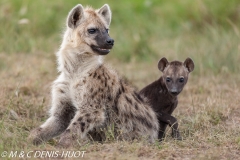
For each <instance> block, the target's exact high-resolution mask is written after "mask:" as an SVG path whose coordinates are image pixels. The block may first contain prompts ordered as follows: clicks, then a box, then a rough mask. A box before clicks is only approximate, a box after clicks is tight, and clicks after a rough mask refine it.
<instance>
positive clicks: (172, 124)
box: [158, 112, 182, 140]
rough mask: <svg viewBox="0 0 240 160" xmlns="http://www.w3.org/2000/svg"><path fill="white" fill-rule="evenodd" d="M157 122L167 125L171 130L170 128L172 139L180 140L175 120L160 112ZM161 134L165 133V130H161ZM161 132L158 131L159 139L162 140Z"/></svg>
mask: <svg viewBox="0 0 240 160" xmlns="http://www.w3.org/2000/svg"><path fill="white" fill-rule="evenodd" d="M158 121H161V122H164V123H166V124H168V125H169V126H170V127H171V128H172V137H173V138H175V139H177V140H182V137H181V135H180V132H179V130H178V122H177V119H176V118H175V117H173V116H171V115H169V114H167V113H164V112H161V113H159V115H158ZM163 129H164V130H163V133H164V132H165V129H166V127H165V128H163ZM161 134H162V131H161V130H159V135H158V137H159V139H160V140H162V138H164V136H162V135H161Z"/></svg>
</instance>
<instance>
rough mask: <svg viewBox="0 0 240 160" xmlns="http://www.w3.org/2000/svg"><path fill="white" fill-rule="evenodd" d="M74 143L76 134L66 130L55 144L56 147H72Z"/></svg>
mask: <svg viewBox="0 0 240 160" xmlns="http://www.w3.org/2000/svg"><path fill="white" fill-rule="evenodd" d="M75 143H76V136H75V135H73V134H72V133H70V131H69V130H66V131H65V132H63V133H62V135H61V136H60V140H59V142H58V144H57V147H58V148H69V147H73V146H74V144H75Z"/></svg>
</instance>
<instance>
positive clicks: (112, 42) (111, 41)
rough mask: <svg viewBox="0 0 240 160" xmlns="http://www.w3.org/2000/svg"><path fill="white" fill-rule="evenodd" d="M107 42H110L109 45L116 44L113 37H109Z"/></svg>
mask: <svg viewBox="0 0 240 160" xmlns="http://www.w3.org/2000/svg"><path fill="white" fill-rule="evenodd" d="M106 43H107V44H108V45H112V46H113V45H114V40H113V39H112V38H109V39H107V40H106Z"/></svg>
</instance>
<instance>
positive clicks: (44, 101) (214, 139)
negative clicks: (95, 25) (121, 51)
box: [0, 53, 240, 159]
mask: <svg viewBox="0 0 240 160" xmlns="http://www.w3.org/2000/svg"><path fill="white" fill-rule="evenodd" d="M1 59H4V60H5V63H6V64H7V66H6V67H5V68H3V69H2V70H1V73H0V77H1V83H0V88H1V91H0V119H1V121H0V136H1V139H0V151H1V152H2V151H4V150H7V151H10V150H25V151H29V150H58V149H57V148H55V147H54V143H55V141H50V142H48V143H46V144H43V145H41V146H38V147H37V146H33V145H31V144H30V143H29V142H27V141H26V138H27V136H28V134H29V131H30V130H31V129H32V128H34V127H36V126H38V125H40V124H41V123H42V122H43V121H44V120H45V119H46V118H47V113H46V111H47V108H48V106H49V105H48V104H49V102H50V98H49V95H50V93H49V92H50V85H51V82H52V81H53V80H54V79H55V77H56V75H57V73H56V69H55V57H54V56H48V55H44V54H43V53H36V54H32V55H25V54H15V55H12V56H11V57H9V56H6V55H4V54H1ZM107 61H111V62H112V63H113V64H115V68H116V69H117V70H118V71H119V72H120V74H122V75H126V77H127V78H128V79H130V80H131V81H132V83H133V84H135V85H136V86H137V87H139V88H141V87H142V86H144V85H145V84H146V83H149V82H151V81H152V80H154V79H156V78H158V76H159V75H160V73H159V72H158V71H157V69H151V70H152V72H149V71H148V69H146V68H149V69H150V68H156V65H155V64H150V63H141V64H137V63H134V62H132V63H128V64H125V65H124V64H122V63H121V64H120V63H117V62H116V63H115V62H114V61H115V60H114V59H108V60H107ZM116 64H117V65H116ZM135 66H138V67H135ZM239 82H240V76H239V75H231V74H229V73H222V74H219V75H216V76H211V75H208V76H199V75H194V72H193V73H192V75H191V77H190V80H189V82H188V84H187V86H186V88H185V89H184V91H183V93H182V94H181V95H180V102H179V105H178V108H177V109H176V111H175V112H174V115H175V116H176V117H177V118H178V120H179V123H180V130H181V132H182V135H183V137H184V140H183V141H175V140H173V139H172V138H171V137H170V136H167V137H166V139H165V141H164V142H162V143H156V144H154V145H147V144H144V143H142V142H133V143H128V142H116V141H111V142H106V143H103V144H98V143H93V144H88V145H86V146H83V147H81V148H78V149H77V150H86V154H85V156H84V157H85V158H86V159H96V158H98V159H238V158H239V156H240V136H239V133H240V127H239V126H240V111H239V103H240V100H239V96H238V93H239V88H240V83H239ZM75 149H76V148H75Z"/></svg>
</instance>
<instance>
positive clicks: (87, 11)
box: [64, 4, 114, 55]
mask: <svg viewBox="0 0 240 160" xmlns="http://www.w3.org/2000/svg"><path fill="white" fill-rule="evenodd" d="M111 15H112V14H111V10H110V8H109V6H108V5H107V4H105V5H103V6H102V7H101V8H100V9H97V10H94V9H92V8H90V7H86V8H83V6H82V5H81V4H78V5H76V6H75V7H74V8H73V9H72V10H71V11H70V12H69V14H68V17H67V31H66V34H65V37H64V39H65V41H66V43H67V44H68V46H70V47H72V48H74V49H77V50H78V53H83V52H84V53H94V54H97V55H106V54H108V53H109V52H110V49H112V47H113V45H114V40H113V39H112V38H111V37H110V36H109V26H110V23H111Z"/></svg>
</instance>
